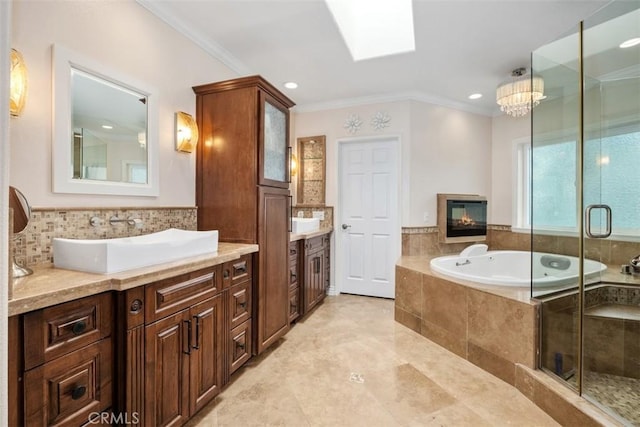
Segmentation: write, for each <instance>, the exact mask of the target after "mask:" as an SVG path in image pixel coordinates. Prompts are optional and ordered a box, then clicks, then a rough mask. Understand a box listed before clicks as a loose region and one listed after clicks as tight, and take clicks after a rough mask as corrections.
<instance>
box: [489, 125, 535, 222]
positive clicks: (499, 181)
mask: <svg viewBox="0 0 640 427" xmlns="http://www.w3.org/2000/svg"><path fill="white" fill-rule="evenodd" d="M530 136H531V116H529V115H526V116H525V117H520V118H514V117H510V116H507V115H500V116H496V117H494V118H493V126H492V129H491V165H492V167H491V203H490V209H489V223H490V224H500V225H512V211H513V179H514V172H515V171H514V170H513V167H514V164H513V145H514V142H515V141H518V140H523V139H527V138H530Z"/></svg>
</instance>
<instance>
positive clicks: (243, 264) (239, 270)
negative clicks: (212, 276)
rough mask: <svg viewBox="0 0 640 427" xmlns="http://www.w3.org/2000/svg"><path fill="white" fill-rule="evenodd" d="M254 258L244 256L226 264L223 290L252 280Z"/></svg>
mask: <svg viewBox="0 0 640 427" xmlns="http://www.w3.org/2000/svg"><path fill="white" fill-rule="evenodd" d="M251 274H252V257H251V254H249V255H243V256H242V257H240V259H238V260H235V261H229V262H225V263H224V264H223V265H222V281H223V288H224V289H226V288H228V287H230V286H233V285H236V284H238V283H241V282H244V281H247V280H251Z"/></svg>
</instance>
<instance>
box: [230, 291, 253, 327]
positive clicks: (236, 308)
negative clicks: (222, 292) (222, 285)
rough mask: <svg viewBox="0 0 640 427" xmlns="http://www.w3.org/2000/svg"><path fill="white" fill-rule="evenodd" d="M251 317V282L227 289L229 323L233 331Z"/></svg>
mask: <svg viewBox="0 0 640 427" xmlns="http://www.w3.org/2000/svg"><path fill="white" fill-rule="evenodd" d="M250 317H251V282H244V283H241V284H239V285H235V286H233V287H231V289H229V321H230V325H231V326H230V328H231V329H233V328H235V327H236V326H238V325H239V324H241V323H242V322H245V321H246V320H248V319H249V318H250Z"/></svg>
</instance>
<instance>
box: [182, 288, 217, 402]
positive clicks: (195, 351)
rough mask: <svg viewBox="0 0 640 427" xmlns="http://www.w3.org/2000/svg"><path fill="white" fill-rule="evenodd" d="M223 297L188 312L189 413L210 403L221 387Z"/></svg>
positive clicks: (196, 306) (204, 302)
mask: <svg viewBox="0 0 640 427" xmlns="http://www.w3.org/2000/svg"><path fill="white" fill-rule="evenodd" d="M222 302H223V299H222V294H218V295H216V296H215V297H213V298H210V299H208V300H206V301H203V302H201V303H199V304H196V305H194V306H193V307H192V308H191V323H192V327H191V332H192V334H193V337H192V339H191V355H190V356H189V357H190V359H191V361H190V385H189V389H190V402H191V403H190V406H191V413H192V414H193V413H195V412H196V411H199V410H200V409H201V408H202V407H203V406H205V405H206V404H207V403H209V402H210V401H211V400H212V399H213V398H214V397H215V396H216V395H217V394H218V393H220V389H221V387H222V358H223V356H224V354H223V350H222V339H223V335H222V324H223V322H224V313H223V308H222Z"/></svg>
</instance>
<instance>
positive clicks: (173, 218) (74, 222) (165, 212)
mask: <svg viewBox="0 0 640 427" xmlns="http://www.w3.org/2000/svg"><path fill="white" fill-rule="evenodd" d="M114 215H115V216H117V217H118V218H122V219H127V218H139V219H141V220H142V226H141V227H140V228H136V227H133V226H130V225H128V224H126V223H120V224H115V225H111V224H109V218H111V217H112V216H114ZM92 217H98V218H100V220H101V221H102V222H101V225H99V226H97V227H94V226H92V225H90V224H89V220H90V219H91V218H92ZM168 228H181V229H183V230H196V229H197V209H196V208H195V207H160V208H158V207H154V208H137V207H132V208H92V209H86V208H82V209H79V208H68V209H64V208H34V209H33V210H32V212H31V218H30V221H29V226H28V227H27V230H26V232H25V233H24V234H23V235H22V236H20V237H19V238H18V239H16V240H14V241H12V242H11V246H12V249H13V250H14V252H15V254H16V259H17V260H18V262H19V263H21V264H22V265H24V264H25V261H26V265H27V266H30V267H31V266H36V265H40V264H51V263H52V261H53V251H52V239H53V238H54V237H63V238H69V239H108V238H114V237H129V236H139V235H142V234H149V233H154V232H157V231H162V230H166V229H168Z"/></svg>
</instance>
